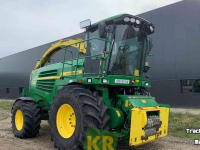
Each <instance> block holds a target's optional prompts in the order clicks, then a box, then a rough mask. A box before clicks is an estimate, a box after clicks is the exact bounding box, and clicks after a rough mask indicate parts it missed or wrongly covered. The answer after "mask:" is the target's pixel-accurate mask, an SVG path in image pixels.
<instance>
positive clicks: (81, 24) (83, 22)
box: [80, 19, 91, 29]
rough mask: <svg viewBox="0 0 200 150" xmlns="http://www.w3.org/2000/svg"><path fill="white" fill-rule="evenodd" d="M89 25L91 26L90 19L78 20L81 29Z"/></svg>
mask: <svg viewBox="0 0 200 150" xmlns="http://www.w3.org/2000/svg"><path fill="white" fill-rule="evenodd" d="M89 26H91V21H90V19H88V20H84V21H81V22H80V27H81V29H83V28H87V27H89Z"/></svg>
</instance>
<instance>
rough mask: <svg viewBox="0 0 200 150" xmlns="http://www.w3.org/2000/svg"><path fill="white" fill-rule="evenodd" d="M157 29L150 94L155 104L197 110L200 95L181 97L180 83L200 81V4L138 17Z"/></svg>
mask: <svg viewBox="0 0 200 150" xmlns="http://www.w3.org/2000/svg"><path fill="white" fill-rule="evenodd" d="M139 16H140V17H143V18H145V19H147V20H149V21H152V22H153V23H154V24H155V25H156V33H155V34H153V35H152V38H153V53H154V56H152V57H151V58H149V59H148V61H149V63H150V65H151V66H152V68H151V70H150V71H149V73H148V74H149V75H150V79H151V80H152V86H153V87H152V88H151V93H152V95H153V96H155V97H156V99H157V101H158V102H161V103H168V104H171V105H173V106H181V107H199V106H200V103H199V100H200V94H198V93H182V92H181V79H199V78H200V65H199V58H200V1H199V0H185V1H181V2H178V3H175V4H172V5H168V6H165V7H162V8H159V9H156V10H152V11H150V12H146V13H143V14H140V15H139Z"/></svg>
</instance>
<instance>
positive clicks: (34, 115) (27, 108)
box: [11, 100, 41, 138]
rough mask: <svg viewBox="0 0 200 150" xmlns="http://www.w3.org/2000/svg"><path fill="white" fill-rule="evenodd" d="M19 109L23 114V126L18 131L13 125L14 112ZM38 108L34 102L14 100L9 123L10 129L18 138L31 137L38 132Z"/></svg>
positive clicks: (39, 121)
mask: <svg viewBox="0 0 200 150" xmlns="http://www.w3.org/2000/svg"><path fill="white" fill-rule="evenodd" d="M17 110H20V111H21V112H22V115H23V127H22V129H21V130H20V131H19V130H18V129H17V128H16V125H15V114H16V112H17ZM40 118H41V116H40V109H39V108H38V106H37V104H36V103H35V102H25V101H21V100H20V101H16V102H15V103H14V105H13V109H12V116H11V119H12V121H11V123H12V131H13V133H14V135H15V136H16V137H18V138H32V137H36V136H37V135H38V134H39V130H40V123H41V120H40Z"/></svg>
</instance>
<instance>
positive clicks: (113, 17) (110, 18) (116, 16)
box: [91, 14, 125, 26]
mask: <svg viewBox="0 0 200 150" xmlns="http://www.w3.org/2000/svg"><path fill="white" fill-rule="evenodd" d="M122 15H125V14H119V15H115V16H112V17H109V18H106V19H103V20H101V21H98V22H96V23H94V24H92V25H91V26H95V25H97V24H98V23H100V22H104V21H108V20H112V19H115V18H118V17H121V16H122Z"/></svg>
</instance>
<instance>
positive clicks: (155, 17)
mask: <svg viewBox="0 0 200 150" xmlns="http://www.w3.org/2000/svg"><path fill="white" fill-rule="evenodd" d="M138 16H140V17H142V18H144V19H146V20H149V21H151V22H153V23H154V24H155V26H156V32H155V33H154V34H153V35H152V36H151V37H152V39H153V50H152V52H153V53H154V55H153V56H150V57H148V62H149V64H150V66H151V67H152V68H151V69H150V71H149V72H148V73H147V74H148V75H149V76H150V81H151V82H152V88H151V89H150V91H151V95H153V96H154V97H156V101H157V102H159V103H164V104H170V105H171V106H174V107H190V108H196V107H200V103H199V100H200V82H199V79H200V65H199V58H200V1H199V0H184V1H180V2H177V3H174V4H171V5H168V6H165V7H162V8H158V9H155V10H152V11H149V12H146V13H143V14H139V15H138ZM108 17H109V16H108ZM77 38H82V39H84V38H85V34H84V33H80V34H77V35H74V36H71V37H67V39H77ZM55 42H57V41H54V42H51V43H48V44H44V45H42V46H38V47H35V48H32V49H28V50H26V51H22V52H20V53H17V54H13V55H10V56H7V57H4V58H1V59H0V98H4V99H5V98H6V99H15V98H17V97H19V96H21V94H22V89H23V88H28V85H29V76H30V73H31V71H32V70H33V68H34V66H35V64H36V62H37V61H38V60H39V59H40V58H41V57H42V55H43V54H44V53H45V52H46V50H47V49H48V48H49V47H50V46H51V45H52V44H53V43H55ZM62 58H63V55H62V52H61V53H59V55H56V56H55V57H54V61H55V62H59V61H61V60H62Z"/></svg>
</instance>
